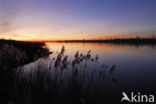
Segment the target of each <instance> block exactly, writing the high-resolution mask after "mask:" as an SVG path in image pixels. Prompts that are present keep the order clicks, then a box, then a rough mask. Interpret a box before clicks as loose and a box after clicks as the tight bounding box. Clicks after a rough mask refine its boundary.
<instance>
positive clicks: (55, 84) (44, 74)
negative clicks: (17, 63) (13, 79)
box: [17, 47, 118, 104]
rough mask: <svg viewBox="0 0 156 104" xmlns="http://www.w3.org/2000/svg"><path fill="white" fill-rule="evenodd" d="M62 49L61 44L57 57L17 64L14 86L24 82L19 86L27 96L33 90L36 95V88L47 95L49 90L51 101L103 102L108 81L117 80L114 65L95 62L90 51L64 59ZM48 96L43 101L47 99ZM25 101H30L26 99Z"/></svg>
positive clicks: (79, 103) (63, 50) (106, 94)
mask: <svg viewBox="0 0 156 104" xmlns="http://www.w3.org/2000/svg"><path fill="white" fill-rule="evenodd" d="M64 52H65V47H62V50H61V51H60V52H59V53H57V56H54V57H55V58H52V56H51V57H49V58H46V59H39V60H38V61H36V62H34V63H31V64H29V65H25V66H22V67H19V68H18V72H17V75H18V76H19V78H18V79H20V80H19V82H18V80H17V82H18V85H17V86H18V87H19V86H21V85H24V87H23V88H22V89H23V90H24V91H28V92H29V96H33V94H36V93H37V95H40V94H41V93H40V91H43V90H44V91H43V93H44V94H45V95H46V96H47V94H48V93H47V91H48V92H50V93H51V94H50V96H51V98H55V99H53V100H52V101H54V102H55V103H58V100H61V102H62V101H64V102H66V103H69V102H70V103H71V102H72V103H76V104H81V103H82V104H83V103H85V104H89V103H91V102H95V103H101V104H103V103H106V102H107V98H108V88H109V86H110V85H109V84H110V83H117V82H118V80H117V78H116V77H114V71H115V69H116V65H113V66H110V67H109V66H107V65H104V64H103V65H101V64H99V63H98V56H96V57H92V55H91V51H88V52H87V53H86V54H84V53H80V52H79V51H77V52H76V53H75V55H74V59H73V60H68V56H67V55H65V53H64ZM17 89H18V88H17ZM33 89H35V90H37V91H38V92H35V91H33ZM41 89H43V90H41ZM51 90H52V91H51ZM17 92H18V91H17ZM22 94H23V92H22ZM25 95H26V96H24V97H26V98H27V97H28V93H26V94H25ZM51 98H50V99H51ZM21 99H22V98H21ZM35 99H38V101H37V102H38V103H40V102H41V101H42V100H43V98H42V99H39V98H38V96H37V97H36V98H35ZM50 99H47V101H48V102H51V100H50ZM47 101H44V103H46V102H47ZM25 102H28V101H25ZM29 102H32V100H31V99H29Z"/></svg>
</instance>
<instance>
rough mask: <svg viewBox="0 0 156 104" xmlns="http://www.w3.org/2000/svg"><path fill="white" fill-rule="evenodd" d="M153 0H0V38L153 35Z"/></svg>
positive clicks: (86, 37)
mask: <svg viewBox="0 0 156 104" xmlns="http://www.w3.org/2000/svg"><path fill="white" fill-rule="evenodd" d="M155 4H156V1H155V0H150V1H148V0H141V1H140V0H105V1H103V0H64V1H63V0H0V38H4V39H15V40H36V41H38V40H81V39H108V38H127V37H128V38H129V37H130V38H131V37H136V36H140V37H152V36H155V35H156V31H155V29H156V22H155V18H156V14H155V10H156V6H155Z"/></svg>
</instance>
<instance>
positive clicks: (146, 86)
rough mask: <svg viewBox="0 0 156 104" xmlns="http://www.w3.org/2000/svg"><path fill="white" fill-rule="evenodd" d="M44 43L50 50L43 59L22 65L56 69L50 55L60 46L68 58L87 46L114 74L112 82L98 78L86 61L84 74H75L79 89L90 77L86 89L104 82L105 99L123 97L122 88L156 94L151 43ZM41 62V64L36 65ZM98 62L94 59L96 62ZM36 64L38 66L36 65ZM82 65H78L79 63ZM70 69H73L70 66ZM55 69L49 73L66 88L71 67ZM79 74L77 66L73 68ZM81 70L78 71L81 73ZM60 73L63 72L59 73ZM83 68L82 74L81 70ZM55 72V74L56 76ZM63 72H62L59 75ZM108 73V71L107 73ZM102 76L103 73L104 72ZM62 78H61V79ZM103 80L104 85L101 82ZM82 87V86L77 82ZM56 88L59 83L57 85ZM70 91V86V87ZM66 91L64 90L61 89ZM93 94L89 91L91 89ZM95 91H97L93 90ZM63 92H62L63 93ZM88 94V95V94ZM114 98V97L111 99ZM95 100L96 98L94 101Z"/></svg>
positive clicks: (155, 58)
mask: <svg viewBox="0 0 156 104" xmlns="http://www.w3.org/2000/svg"><path fill="white" fill-rule="evenodd" d="M46 45H47V47H48V48H49V49H50V51H51V52H53V54H52V55H50V56H49V57H48V58H46V59H43V60H42V59H41V60H37V61H36V62H33V63H31V64H28V65H25V66H24V67H22V68H24V69H27V70H30V69H34V68H36V69H38V68H40V69H41V68H42V67H43V69H55V68H54V67H53V66H54V64H52V61H53V58H54V57H55V58H56V57H57V56H58V53H60V51H61V48H62V46H64V47H65V51H64V54H65V55H67V56H68V60H69V62H70V61H72V60H73V59H74V56H75V53H76V52H77V51H78V52H79V53H81V52H82V53H83V54H87V53H88V51H89V50H90V52H91V53H90V54H91V56H92V57H96V55H98V58H99V59H98V65H105V66H107V65H108V67H110V68H111V66H115V67H114V68H113V70H114V73H113V78H116V79H114V80H113V78H112V80H113V81H114V82H115V83H113V82H110V81H107V80H109V79H107V78H106V80H101V79H98V78H99V76H100V73H101V72H100V71H101V70H100V68H99V67H98V66H95V65H93V63H89V65H88V66H89V67H88V71H87V72H84V73H85V75H84V76H83V75H78V76H79V77H78V78H82V77H84V79H83V80H81V84H80V85H82V86H83V87H82V88H81V90H84V92H85V87H86V86H84V85H87V84H88V83H89V82H90V80H92V81H91V84H90V86H89V87H88V89H90V90H88V91H89V92H90V91H91V92H92V91H94V90H95V88H96V87H97V88H101V89H100V90H99V91H100V92H102V91H103V89H104V88H103V87H105V86H107V89H105V91H104V94H106V92H107V96H106V99H107V100H108V101H107V102H115V103H117V102H119V103H120V101H121V98H122V92H126V93H127V94H130V93H131V92H134V93H136V94H137V93H138V92H139V93H141V94H146V95H148V94H153V95H154V94H155V90H156V84H155V82H156V74H155V73H156V48H155V46H152V45H130V44H106V43H63V42H62V43H61V42H57V43H55V42H47V43H46ZM40 64H42V66H39V67H38V66H37V65H40ZM96 64H97V63H96ZM36 66H37V67H36ZM80 66H81V65H80ZM92 68H94V69H96V70H97V72H98V71H99V73H96V74H95V77H94V78H89V77H88V76H90V77H91V76H92V74H93V73H94V72H92V71H90V70H91V69H92ZM69 69H72V68H71V67H70V68H69ZM74 70H76V69H74ZM57 71H58V70H57V69H56V70H54V71H52V74H51V76H52V77H53V78H56V77H57V78H58V79H57V81H58V83H57V84H58V85H59V87H60V86H61V89H63V90H65V88H67V86H68V85H69V83H68V82H69V80H70V79H72V77H71V75H70V74H71V73H72V70H68V71H66V70H65V71H60V72H57ZM75 72H76V74H78V72H77V70H76V71H75ZM81 72H82V70H81V71H79V74H81ZM62 73H63V74H62ZM84 73H83V72H82V74H84ZM56 74H58V76H56ZM61 74H62V75H61ZM86 76H87V77H88V79H87V77H86ZM108 76H109V75H108ZM104 77H105V76H104ZM60 79H61V80H60ZM105 81H106V84H105V85H104V84H103V83H105ZM79 87H81V86H79ZM57 88H58V87H57ZM72 91H73V90H72ZM63 93H64V94H65V95H66V94H67V93H68V91H67V92H61V94H62V95H63ZM91 94H92V93H91ZM95 94H97V93H96V91H95ZM65 95H63V96H65ZM87 96H88V95H87ZM112 99H113V100H112ZM96 102H97V101H96Z"/></svg>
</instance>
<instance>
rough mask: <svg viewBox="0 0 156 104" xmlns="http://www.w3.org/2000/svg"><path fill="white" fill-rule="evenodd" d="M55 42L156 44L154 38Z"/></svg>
mask: <svg viewBox="0 0 156 104" xmlns="http://www.w3.org/2000/svg"><path fill="white" fill-rule="evenodd" d="M56 42H83V43H119V44H156V38H139V37H137V38H128V39H108V40H63V41H62V40H60V41H56Z"/></svg>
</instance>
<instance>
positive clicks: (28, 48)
mask: <svg viewBox="0 0 156 104" xmlns="http://www.w3.org/2000/svg"><path fill="white" fill-rule="evenodd" d="M49 53H50V52H49V50H48V48H46V46H45V43H34V42H21V41H14V40H3V39H1V40H0V60H3V61H2V62H3V63H1V64H0V65H1V66H5V65H3V64H5V63H7V64H8V62H9V63H10V64H12V65H15V67H16V66H19V65H24V64H26V63H30V62H33V61H35V60H37V59H38V58H40V57H46V56H48V55H49ZM2 56H3V57H2ZM2 58H4V59H2ZM8 60H9V61H8ZM10 64H9V65H10Z"/></svg>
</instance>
